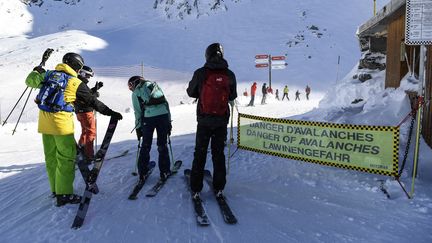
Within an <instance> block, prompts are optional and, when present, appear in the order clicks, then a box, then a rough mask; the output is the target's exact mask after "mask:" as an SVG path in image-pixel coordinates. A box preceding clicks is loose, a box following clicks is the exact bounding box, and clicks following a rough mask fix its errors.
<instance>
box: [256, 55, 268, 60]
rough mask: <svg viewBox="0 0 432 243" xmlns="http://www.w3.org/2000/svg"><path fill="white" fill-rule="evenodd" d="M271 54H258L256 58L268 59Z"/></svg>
mask: <svg viewBox="0 0 432 243" xmlns="http://www.w3.org/2000/svg"><path fill="white" fill-rule="evenodd" d="M268 58H269V55H267V54H261V55H256V56H255V59H268Z"/></svg>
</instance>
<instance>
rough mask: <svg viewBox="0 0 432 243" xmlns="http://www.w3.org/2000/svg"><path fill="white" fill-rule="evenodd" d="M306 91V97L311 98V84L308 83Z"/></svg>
mask: <svg viewBox="0 0 432 243" xmlns="http://www.w3.org/2000/svg"><path fill="white" fill-rule="evenodd" d="M305 91H306V99H307V100H309V94H310V92H311V88H310V87H309V85H306V89H305Z"/></svg>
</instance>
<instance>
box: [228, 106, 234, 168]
mask: <svg viewBox="0 0 432 243" xmlns="http://www.w3.org/2000/svg"><path fill="white" fill-rule="evenodd" d="M233 121H234V104H233V105H231V128H230V143H229V145H228V168H227V174H229V169H230V158H231V156H230V155H231V144H232V143H233V140H234V138H233Z"/></svg>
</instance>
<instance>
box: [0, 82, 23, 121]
mask: <svg viewBox="0 0 432 243" xmlns="http://www.w3.org/2000/svg"><path fill="white" fill-rule="evenodd" d="M28 88H29V87H28V86H27V87H26V88H25V89H24V92H22V94H21V96H20V97H19V99H18V100H17V102H16V103H15V105H14V107H13V108H12V110H11V111H10V112H9V115H8V116H7V117H6V119H5V120H4V121H3V124H2V126H4V125H5V124H6V122H7V120H8V119H9V117H10V115H11V114H12V112H13V111H14V110H15V108H16V106H17V105H18V103H19V102H20V100H21V98H22V97H23V96H24V94H25V93H26V91H27V89H28Z"/></svg>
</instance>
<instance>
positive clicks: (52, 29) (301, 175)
mask: <svg viewBox="0 0 432 243" xmlns="http://www.w3.org/2000/svg"><path fill="white" fill-rule="evenodd" d="M378 2H379V1H378ZM116 3H118V2H117V1H97V2H95V3H93V4H90V3H89V2H83V1H80V2H78V3H77V4H76V5H65V4H64V3H62V2H58V1H45V2H44V4H43V5H42V6H41V7H35V6H32V7H29V6H25V5H24V4H21V3H20V2H18V1H15V2H13V1H7V2H2V3H0V12H1V13H2V14H1V15H0V16H1V17H0V20H1V21H0V23H2V25H3V26H0V27H3V30H4V32H3V31H2V33H1V35H0V56H1V59H0V76H1V77H2V80H0V90H1V93H0V94H1V95H0V104H1V109H0V110H1V112H0V113H1V119H0V120H4V119H5V116H6V115H7V114H8V112H9V111H10V109H11V108H12V106H13V105H14V103H15V102H16V100H17V98H18V97H19V95H20V94H21V92H22V91H23V90H24V89H25V85H24V79H25V77H26V75H27V74H28V72H29V71H30V70H31V69H32V67H33V66H35V65H38V64H39V62H40V57H41V54H42V52H43V51H44V50H45V49H46V48H47V47H51V48H54V49H55V50H56V51H55V52H54V53H53V55H52V57H51V58H50V59H49V60H48V62H47V64H46V67H47V68H48V69H49V68H53V67H54V66H55V64H56V63H58V62H59V61H60V59H61V56H62V55H63V54H64V53H65V52H68V51H77V52H80V53H81V54H82V55H83V56H84V59H85V60H88V61H87V62H88V63H92V65H93V66H95V67H99V70H101V71H102V70H105V71H106V70H107V69H109V70H120V71H121V72H124V71H125V70H127V68H126V66H127V65H131V64H134V65H135V64H137V65H139V64H140V63H141V61H143V62H144V73H145V75H146V77H148V78H149V79H152V80H156V81H157V82H158V83H159V85H160V86H161V87H162V88H163V90H164V91H165V94H166V96H167V99H168V100H169V102H170V106H171V112H172V119H173V133H172V136H171V140H172V149H173V154H174V159H175V160H177V159H180V160H182V161H183V166H182V168H181V170H180V173H178V174H177V175H175V176H173V177H172V178H171V179H169V181H168V182H167V185H166V186H165V187H164V188H163V189H162V190H161V192H160V193H159V194H158V195H157V196H156V197H155V198H146V197H145V195H144V194H145V192H146V190H148V189H149V188H150V187H151V185H153V184H154V183H156V181H157V179H158V177H157V175H158V173H157V169H156V172H155V173H154V174H152V176H151V177H150V178H149V180H148V182H147V184H146V185H145V187H144V188H143V191H142V192H141V193H140V194H139V195H138V199H137V200H136V201H129V200H128V199H127V196H128V194H129V193H130V191H131V190H132V187H133V185H134V183H136V180H137V178H136V177H134V176H132V175H131V172H132V171H133V170H134V163H135V158H136V157H135V156H136V152H137V140H136V137H135V134H133V133H131V132H130V131H131V130H132V128H133V124H134V117H133V113H132V112H130V109H131V106H132V105H131V101H130V93H129V91H128V90H127V87H126V84H125V82H126V80H127V77H124V76H116V75H115V74H114V75H110V76H102V75H98V72H97V68H96V69H95V70H96V76H95V77H94V78H93V79H92V82H94V81H96V80H98V81H103V82H104V87H103V88H102V89H101V90H100V93H101V98H100V99H101V100H102V101H103V102H104V103H105V104H107V105H108V106H110V107H111V108H113V109H115V110H117V111H120V112H121V113H122V114H123V117H124V119H123V120H121V121H120V122H119V125H118V128H117V130H116V132H115V135H114V137H113V140H112V144H111V145H110V148H109V150H108V155H107V157H108V158H109V157H112V156H115V155H117V154H120V153H122V152H123V151H126V150H127V151H128V153H127V155H126V156H124V157H120V158H116V159H112V160H108V161H106V163H105V164H104V167H103V168H102V171H101V174H100V178H99V181H98V184H99V187H100V190H101V192H100V193H99V194H98V195H94V197H93V199H92V202H91V204H90V208H89V211H88V214H87V217H86V220H85V222H84V225H83V227H82V228H81V229H79V230H72V229H70V225H71V224H72V221H73V218H74V216H75V213H76V210H77V205H67V206H65V207H60V208H58V207H55V206H54V204H55V202H54V199H52V198H50V190H49V186H48V180H47V177H46V172H45V168H44V157H43V151H42V142H41V136H40V134H38V133H37V112H38V111H37V107H36V106H35V105H34V104H33V102H32V101H31V100H30V101H29V103H28V106H27V107H26V109H25V112H24V114H23V118H22V120H21V122H20V124H19V125H18V129H17V132H16V133H15V135H13V136H12V135H11V134H12V130H13V128H14V126H15V122H16V120H17V116H18V114H17V113H19V112H18V111H19V110H20V109H21V108H22V103H20V105H19V106H17V111H15V112H14V114H13V116H11V118H10V120H9V121H8V123H6V125H5V126H3V127H1V128H0V141H2V146H1V147H0V212H2V213H1V214H0V241H1V242H28V241H29V239H31V241H32V242H77V241H79V242H138V241H139V242H203V241H206V242H264V241H268V242H393V243H394V242H431V241H432V233H431V232H432V226H431V224H430V222H431V219H432V213H431V212H432V211H431V210H432V189H431V188H432V187H431V184H432V175H431V174H430V171H431V169H432V168H431V166H432V165H431V164H430V158H431V156H432V151H431V149H430V148H429V147H428V146H427V145H426V144H425V142H424V141H423V140H421V141H420V156H419V167H418V168H419V169H418V177H417V178H416V180H415V194H414V198H413V199H407V197H406V196H405V194H404V192H403V191H402V189H401V187H400V186H399V184H398V183H397V181H395V180H393V179H392V178H391V177H388V176H382V175H377V174H370V173H365V172H359V171H354V170H346V169H340V168H336V167H330V166H323V165H319V164H314V163H307V162H302V161H297V160H292V159H286V158H281V157H275V156H270V155H266V154H261V153H256V152H251V151H247V150H242V149H239V150H238V151H237V152H236V153H235V154H234V155H232V158H231V159H230V164H229V174H228V177H227V180H228V182H227V186H226V189H225V195H226V196H227V200H228V202H229V204H230V206H231V208H232V210H233V212H234V214H235V215H236V217H237V218H238V221H239V222H238V224H236V225H227V224H225V223H224V221H223V219H222V217H221V214H220V212H219V209H218V206H217V204H216V202H215V200H214V197H213V195H212V193H211V192H210V190H209V188H208V187H207V186H205V187H204V189H203V192H202V198H203V200H204V206H205V207H206V210H207V213H208V215H209V218H210V223H211V225H210V226H209V227H199V226H197V224H196V222H195V218H194V212H193V208H192V204H191V201H190V195H189V193H188V190H187V187H186V185H185V183H184V178H183V176H182V173H181V172H182V169H185V168H190V167H191V164H192V160H193V150H194V143H195V131H196V117H195V109H196V106H195V105H194V104H192V102H191V101H192V99H190V98H188V97H187V96H186V94H185V92H184V90H185V88H186V87H187V82H188V81H189V80H190V78H191V74H192V72H193V70H194V69H195V68H198V67H200V66H201V65H202V63H203V51H204V49H205V47H206V45H207V43H209V42H210V41H213V40H216V39H217V40H220V39H221V40H222V41H221V42H222V43H226V44H225V47H226V48H225V50H226V57H227V59H228V60H229V61H230V63H231V66H232V69H233V70H234V71H235V72H236V74H237V78H238V81H239V83H238V93H239V98H238V99H237V101H238V103H237V104H238V106H237V109H238V112H240V113H244V114H250V115H256V116H263V117H269V118H288V119H294V120H302V121H316V122H330V123H339V124H356V125H383V126H396V125H397V124H398V123H399V122H400V121H401V120H402V119H403V118H404V117H405V116H406V115H407V114H408V113H409V112H410V108H409V101H408V98H407V97H406V95H405V90H411V89H413V87H414V89H415V86H416V85H415V84H413V81H412V80H413V79H412V77H409V76H407V77H405V78H404V80H403V82H402V87H401V88H398V89H384V78H385V71H382V72H379V71H373V70H368V72H369V73H371V75H372V77H373V78H372V79H371V80H368V81H366V82H364V83H361V82H359V81H358V80H355V79H353V78H352V77H353V76H354V74H356V73H357V72H358V70H357V59H358V58H359V57H360V55H361V54H360V52H359V50H358V43H357V42H356V39H355V36H354V35H353V34H352V33H355V31H356V27H357V26H359V25H360V24H361V23H362V22H363V21H365V20H367V19H368V17H367V16H369V15H368V14H370V12H371V4H364V1H336V0H335V1H333V0H332V1H327V4H322V3H321V1H311V0H310V1H302V2H299V3H297V2H296V3H293V2H285V1H275V0H271V1H266V2H265V3H263V2H262V1H246V0H245V1H238V2H237V3H236V2H234V1H226V3H225V4H226V5H227V6H228V10H227V11H222V10H221V11H217V12H209V11H208V12H206V11H207V10H206V8H205V6H206V5H205V4H204V3H207V2H206V1H203V4H204V5H202V6H201V7H202V9H201V13H202V15H200V17H199V18H196V16H189V17H187V18H185V19H183V20H180V19H176V18H172V19H168V18H167V15H166V13H165V12H164V10H163V9H164V8H157V9H153V8H152V4H149V3H141V1H131V0H129V1H125V2H124V4H122V5H118V4H116ZM347 3H350V4H347ZM379 4H383V3H380V2H379ZM149 6H150V7H149ZM338 9H341V11H336V10H338ZM342 10H343V11H342ZM303 11H306V13H307V14H306V16H307V17H306V19H304V17H303V16H302V14H301V13H302V12H303ZM251 12H257V14H256V15H254V16H256V18H254V19H253V21H252V20H251V19H250V17H249V15H250V14H249V13H251ZM4 13H7V14H4ZM91 13H92V14H91ZM114 13H115V14H114ZM137 13H140V14H137ZM169 13H174V15H175V13H176V12H175V11H174V10H172V8H170V9H169ZM207 13H208V14H207ZM285 13H290V14H285ZM293 13H297V14H293ZM298 13H300V15H299V14H298ZM353 13H355V14H353ZM328 15H331V16H332V17H333V20H335V21H334V22H333V21H331V20H329V17H328ZM108 16H113V17H112V18H108ZM268 16H283V17H280V18H281V19H275V20H271V21H275V22H274V23H280V22H278V21H282V20H284V21H286V20H291V22H294V23H295V24H292V25H289V28H288V27H286V26H285V25H277V24H274V25H272V26H271V27H268V26H266V25H264V24H262V25H261V24H259V23H261V22H259V20H260V19H261V18H264V17H268ZM342 18H343V19H346V21H341V19H342ZM216 19H217V20H216ZM330 19H332V18H330ZM72 20H74V21H72ZM95 20H101V21H102V23H99V24H98V23H97V21H95ZM120 20H121V21H120ZM11 21H13V22H11ZM306 22H307V23H306ZM5 23H14V24H9V25H7V24H5ZM216 23H219V24H216ZM228 23H229V24H228ZM312 23H314V24H316V25H317V26H319V27H320V28H321V26H323V28H324V26H325V27H326V29H327V30H326V32H325V34H324V36H323V37H322V39H323V40H322V41H320V40H318V38H316V39H313V38H311V37H310V36H309V38H310V39H307V40H306V41H305V42H304V43H303V44H301V45H302V47H295V48H291V49H289V48H287V47H286V46H285V45H283V44H281V43H285V42H286V41H287V40H288V41H289V40H290V37H292V36H296V34H298V33H301V31H302V30H305V29H304V27H305V26H306V25H308V24H312ZM85 24H86V25H85ZM220 25H223V26H224V27H225V28H227V30H225V29H224V28H222V27H220ZM83 26H84V27H83ZM218 26H219V27H218ZM285 28H286V29H285ZM252 30H254V31H256V32H259V33H262V34H263V35H264V34H266V33H271V34H273V33H274V35H275V36H277V38H276V39H277V40H273V39H272V38H264V37H262V39H259V38H258V37H256V36H257V35H256V34H254V32H253V31H252ZM131 33H133V34H136V35H134V36H135V38H131V36H130V35H129V34H131ZM327 33H332V35H330V34H328V36H327ZM349 33H351V34H349ZM308 35H312V34H311V33H308ZM252 36H253V37H254V39H251V37H252ZM264 36H267V35H264ZM124 38H125V39H126V40H124ZM248 39H250V41H241V42H240V41H238V40H248ZM270 39H272V40H271V41H270ZM268 41H270V43H271V44H268V45H264V44H261V43H267V42H268ZM272 43H273V44H274V43H279V47H280V48H276V47H272V46H273V44H272ZM331 43H334V48H335V49H338V50H340V51H341V53H345V54H344V55H343V58H342V60H347V62H346V63H345V61H344V63H345V64H344V67H342V66H341V67H340V69H339V77H340V78H339V80H335V70H336V68H335V66H334V65H331V64H329V63H328V62H326V61H323V60H327V59H330V58H331V55H335V53H334V52H331V51H328V49H329V48H330V46H331ZM306 45H309V46H310V47H314V48H315V49H314V52H313V53H314V54H313V58H312V60H310V59H309V58H301V57H302V56H304V55H309V53H312V52H308V51H307V50H308V49H307V48H309V47H306ZM124 46H127V47H129V48H121V47H124ZM282 46H283V47H282ZM195 47H196V48H195ZM194 49H199V50H194ZM285 51H287V52H289V53H290V54H289V55H288V56H287V58H288V68H287V69H286V70H285V71H286V73H284V75H286V76H285V77H299V81H296V82H295V81H292V82H290V83H288V85H289V86H290V93H289V95H290V101H278V100H276V99H275V98H274V96H270V97H269V98H268V104H266V105H261V104H260V103H259V101H260V99H261V94H258V95H257V97H256V105H255V106H254V107H247V106H246V105H247V103H248V102H249V97H244V96H241V95H240V94H241V93H242V92H243V91H244V89H247V90H249V87H250V84H251V80H257V81H258V82H259V84H261V83H262V82H264V81H266V76H265V75H262V74H259V72H257V70H255V69H254V67H253V65H254V60H253V56H254V55H255V54H258V53H265V52H269V53H270V52H272V53H283V52H285ZM186 52H187V53H191V55H185V53H186ZM138 53H139V55H138ZM243 54H244V55H247V56H249V57H250V58H249V57H248V58H247V60H244V59H243V58H240V57H238V56H239V55H243ZM291 55H293V56H295V57H296V58H295V60H296V61H295V62H294V61H291V59H290V57H291ZM315 55H316V59H318V60H315V57H314V56H315ZM179 56H180V57H184V58H178V57H179ZM141 57H142V58H141ZM336 57H337V55H336ZM333 58H334V56H333ZM139 59H143V60H139ZM348 60H350V61H348ZM249 64H250V65H249ZM319 64H320V65H319ZM291 66H292V69H291ZM104 67H105V69H103V68H104ZM317 70H318V71H319V72H317ZM120 71H118V72H119V73H120ZM285 71H281V72H285ZM132 72H139V71H132ZM101 73H102V72H101ZM275 73H276V72H275ZM330 74H332V76H331V77H332V78H327V76H326V75H328V76H329V77H330ZM132 75H133V74H131V76H132ZM250 77H253V78H250ZM281 77H283V76H281ZM310 77H313V78H317V79H318V78H321V80H320V81H321V82H322V84H321V85H319V84H318V83H313V84H312V85H311V86H312V93H311V99H310V100H309V101H307V100H305V97H304V94H302V95H301V97H300V98H301V100H300V101H293V98H294V90H296V89H299V90H300V91H303V90H304V86H305V80H306V79H308V78H310ZM275 78H277V75H276V77H275ZM259 80H261V81H259ZM275 85H276V87H282V85H283V83H280V84H278V83H277V82H276V83H275ZM278 85H279V86H278ZM316 86H317V87H316ZM315 87H316V89H315ZM330 87H331V89H330ZM33 92H36V91H33ZM35 95H36V94H35V93H33V94H32V95H31V96H32V97H33V96H35ZM360 98H361V99H363V102H360V103H358V104H352V101H353V100H355V99H360ZM180 103H183V104H180ZM237 117H238V113H237V112H235V114H234V121H236V120H237ZM108 120H109V118H108V117H106V116H103V115H100V114H98V115H97V122H98V136H97V137H98V143H99V144H100V141H101V140H102V137H103V134H104V132H105V128H106V126H107V122H108ZM237 129H238V128H237V125H236V124H234V128H233V134H234V135H236V134H237ZM75 130H76V133H75V137H78V136H79V132H80V128H79V125H78V123H76V126H75ZM408 131H409V121H408V122H406V123H404V124H402V126H401V127H400V152H399V160H400V161H401V160H402V158H403V152H404V151H405V148H406V144H407V138H408ZM234 139H235V143H234V144H233V145H232V148H231V151H235V150H236V148H237V145H236V143H237V137H236V136H234ZM413 149H414V145H413V142H412V143H411V147H410V149H409V152H408V160H407V164H406V166H405V168H404V171H403V174H402V177H401V182H402V183H403V185H404V186H405V187H406V188H407V190H408V191H410V189H411V185H412V184H411V183H412V175H411V174H412V163H413ZM225 152H226V153H227V150H226V151H225ZM151 157H152V158H156V157H157V149H156V148H153V149H152V151H151ZM207 168H208V169H210V170H212V166H211V156H210V155H209V156H208V158H207ZM381 185H382V186H383V187H384V188H386V189H387V191H388V193H389V195H390V199H388V198H387V196H386V195H385V194H384V193H383V192H382V191H381V190H380V188H381ZM74 186H75V192H76V193H78V194H80V193H82V192H83V190H84V187H85V185H84V183H83V181H82V179H81V176H80V175H79V174H78V172H77V175H76V179H75V182H74Z"/></svg>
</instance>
